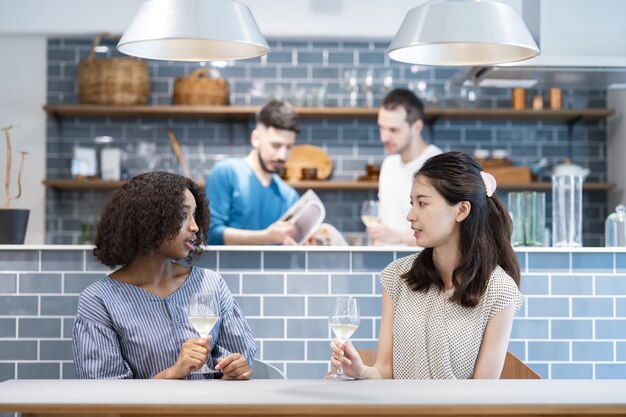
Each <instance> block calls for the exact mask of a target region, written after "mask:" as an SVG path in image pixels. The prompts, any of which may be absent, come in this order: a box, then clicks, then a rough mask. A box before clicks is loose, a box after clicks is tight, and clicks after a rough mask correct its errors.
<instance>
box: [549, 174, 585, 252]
mask: <svg viewBox="0 0 626 417" xmlns="http://www.w3.org/2000/svg"><path fill="white" fill-rule="evenodd" d="M584 180H585V175H553V176H552V241H553V246H555V247H580V246H582V245H583V232H582V222H583V212H582V205H583V197H582V192H583V181H584Z"/></svg>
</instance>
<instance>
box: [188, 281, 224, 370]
mask: <svg viewBox="0 0 626 417" xmlns="http://www.w3.org/2000/svg"><path fill="white" fill-rule="evenodd" d="M217 306H218V304H217V299H216V296H215V293H194V294H191V295H190V296H189V307H188V311H187V318H188V319H189V322H190V323H191V325H192V326H193V328H194V329H196V331H197V332H198V333H200V337H203V338H207V337H208V336H209V333H211V330H213V326H215V323H217V321H218V320H219V318H220V317H219V310H218V307H217ZM207 362H208V359H207ZM216 372H218V371H216V370H215V369H211V368H209V366H208V365H207V364H206V363H205V364H204V365H202V367H201V368H200V369H198V370H196V371H193V372H192V373H194V374H212V373H216Z"/></svg>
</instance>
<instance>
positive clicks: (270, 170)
mask: <svg viewBox="0 0 626 417" xmlns="http://www.w3.org/2000/svg"><path fill="white" fill-rule="evenodd" d="M258 156H259V165H261V169H262V170H263V171H265V172H267V173H268V174H275V173H276V171H277V170H276V169H274V168H272V167H268V166H267V165H265V162H263V159H262V158H261V153H260V152H258Z"/></svg>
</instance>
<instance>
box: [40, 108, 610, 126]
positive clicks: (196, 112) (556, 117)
mask: <svg viewBox="0 0 626 417" xmlns="http://www.w3.org/2000/svg"><path fill="white" fill-rule="evenodd" d="M44 109H45V110H46V112H47V113H48V114H50V115H51V116H54V117H59V118H61V117H98V118H100V117H112V118H135V117H145V118H207V119H249V118H252V117H254V115H255V114H256V111H257V110H258V107H256V106H182V105H181V106H174V105H172V106H104V105H103V106H98V105H82V104H75V105H71V104H70V105H67V104H51V105H47V106H44ZM296 111H297V112H298V114H299V115H300V117H302V118H304V119H313V118H323V117H326V118H376V115H377V113H378V108H360V107H297V108H296ZM613 112H614V110H613V109H564V110H513V109H457V108H427V109H426V112H425V113H426V114H425V122H426V123H432V122H434V121H436V120H437V119H440V118H441V119H448V120H463V119H483V120H507V119H510V120H546V121H554V122H565V123H573V122H577V121H581V120H582V121H598V120H602V119H605V118H606V117H608V116H610V115H611V114H613Z"/></svg>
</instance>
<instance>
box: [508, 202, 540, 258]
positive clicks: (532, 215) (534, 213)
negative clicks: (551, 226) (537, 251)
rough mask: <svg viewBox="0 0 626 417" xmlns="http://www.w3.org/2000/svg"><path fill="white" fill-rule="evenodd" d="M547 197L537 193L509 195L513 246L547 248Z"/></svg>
mask: <svg viewBox="0 0 626 417" xmlns="http://www.w3.org/2000/svg"><path fill="white" fill-rule="evenodd" d="M545 206H546V195H545V193H542V192H537V191H521V192H510V193H509V212H510V213H511V218H512V220H513V236H512V242H511V243H512V244H513V246H545V243H546V242H545V234H546V231H545V228H546V220H545V215H546V213H545V210H546V209H545Z"/></svg>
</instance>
